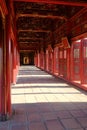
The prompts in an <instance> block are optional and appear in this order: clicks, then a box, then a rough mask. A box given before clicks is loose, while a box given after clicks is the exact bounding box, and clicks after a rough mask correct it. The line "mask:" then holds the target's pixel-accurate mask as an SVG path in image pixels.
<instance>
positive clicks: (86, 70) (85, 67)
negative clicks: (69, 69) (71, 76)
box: [82, 39, 87, 84]
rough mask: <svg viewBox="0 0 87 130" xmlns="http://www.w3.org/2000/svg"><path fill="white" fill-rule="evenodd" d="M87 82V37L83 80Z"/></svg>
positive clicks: (84, 49)
mask: <svg viewBox="0 0 87 130" xmlns="http://www.w3.org/2000/svg"><path fill="white" fill-rule="evenodd" d="M82 83H84V84H87V39H84V40H83V81H82Z"/></svg>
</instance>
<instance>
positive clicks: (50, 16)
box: [16, 14, 67, 21]
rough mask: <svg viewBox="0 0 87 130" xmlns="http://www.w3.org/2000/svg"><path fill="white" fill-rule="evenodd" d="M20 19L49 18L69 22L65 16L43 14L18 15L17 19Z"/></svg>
mask: <svg viewBox="0 0 87 130" xmlns="http://www.w3.org/2000/svg"><path fill="white" fill-rule="evenodd" d="M19 17H34V18H49V19H61V20H65V21H67V18H66V17H64V16H53V15H41V14H17V15H16V19H18V18H19Z"/></svg>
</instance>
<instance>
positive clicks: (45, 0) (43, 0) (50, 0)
mask: <svg viewBox="0 0 87 130" xmlns="http://www.w3.org/2000/svg"><path fill="white" fill-rule="evenodd" d="M13 1H18V2H37V3H38V2H39V3H48V4H58V5H69V6H83V7H87V2H69V1H61V0H57V1H55V0H13Z"/></svg>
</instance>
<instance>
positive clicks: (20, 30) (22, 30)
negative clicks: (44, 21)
mask: <svg viewBox="0 0 87 130" xmlns="http://www.w3.org/2000/svg"><path fill="white" fill-rule="evenodd" d="M19 32H46V33H50V32H51V31H50V30H42V29H39V30H32V29H27V30H25V29H19V30H18V33H19Z"/></svg>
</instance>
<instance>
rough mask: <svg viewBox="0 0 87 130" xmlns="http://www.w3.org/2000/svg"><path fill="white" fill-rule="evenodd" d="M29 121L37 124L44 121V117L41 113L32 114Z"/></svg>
mask: <svg viewBox="0 0 87 130" xmlns="http://www.w3.org/2000/svg"><path fill="white" fill-rule="evenodd" d="M28 120H29V122H33V121H34V122H35V121H36V122H37V121H41V120H42V117H41V115H40V114H39V113H31V114H29V115H28Z"/></svg>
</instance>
